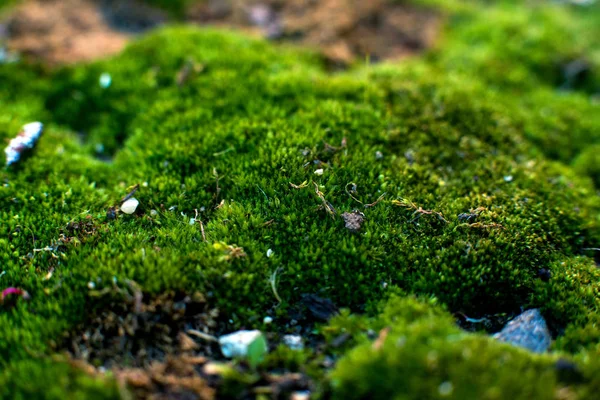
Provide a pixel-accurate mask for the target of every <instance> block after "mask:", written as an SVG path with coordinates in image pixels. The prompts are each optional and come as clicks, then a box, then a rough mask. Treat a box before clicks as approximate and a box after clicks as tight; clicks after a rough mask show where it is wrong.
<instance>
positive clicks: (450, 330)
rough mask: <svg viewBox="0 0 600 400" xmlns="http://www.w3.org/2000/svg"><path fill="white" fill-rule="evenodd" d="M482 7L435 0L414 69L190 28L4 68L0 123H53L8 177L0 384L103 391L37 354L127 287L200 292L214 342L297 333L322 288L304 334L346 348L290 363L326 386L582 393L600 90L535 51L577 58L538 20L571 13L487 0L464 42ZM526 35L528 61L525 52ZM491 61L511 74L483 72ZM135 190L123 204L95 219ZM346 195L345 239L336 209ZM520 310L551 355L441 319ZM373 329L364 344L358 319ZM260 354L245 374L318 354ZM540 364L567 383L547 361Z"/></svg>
mask: <svg viewBox="0 0 600 400" xmlns="http://www.w3.org/2000/svg"><path fill="white" fill-rule="evenodd" d="M473 7H475V6H473ZM479 7H490V6H477V8H472V9H471V8H469V9H467V10H465V9H463V8H458V9H453V8H450V10H449V11H448V13H449V20H450V21H454V22H453V23H452V24H450V25H449V27H448V33H447V39H446V40H445V41H444V43H442V44H441V45H440V48H439V49H437V50H435V51H433V52H432V54H431V55H430V56H428V57H425V58H424V59H420V60H414V61H411V62H409V63H405V64H403V65H394V64H388V65H380V66H357V68H355V69H353V70H351V71H349V72H345V73H339V74H330V73H327V72H326V70H325V69H324V66H323V65H322V64H321V62H320V60H319V58H318V57H317V56H316V55H314V54H310V53H306V52H303V51H299V50H294V49H290V48H286V47H282V46H277V47H276V46H273V45H271V44H268V43H266V42H263V41H258V40H253V39H249V38H246V37H243V36H241V35H238V34H233V33H227V32H222V31H212V30H197V29H193V28H184V27H173V28H168V29H164V30H161V31H159V32H156V33H154V34H151V35H149V36H148V37H145V38H143V39H142V40H140V41H138V42H137V43H135V44H133V45H132V46H130V47H129V48H128V50H127V51H125V52H124V53H123V54H122V55H120V56H118V57H116V58H114V59H111V60H107V61H103V62H99V63H95V64H91V65H83V66H77V67H70V68H67V69H63V70H60V71H47V70H45V69H43V68H41V67H34V66H27V65H22V64H5V65H2V66H0V75H1V81H2V82H3V84H2V87H0V105H2V109H3V112H2V115H0V134H1V135H2V137H3V138H7V139H8V138H11V137H13V136H14V135H15V134H16V133H17V132H18V131H19V129H20V127H21V125H23V124H24V123H26V122H30V121H31V120H41V121H43V122H44V123H46V127H47V129H46V132H45V133H44V136H43V137H42V139H41V140H40V143H39V145H38V146H37V148H36V150H35V152H34V154H32V155H31V156H30V157H29V158H27V159H25V160H23V162H21V163H20V164H19V165H17V166H16V167H14V168H10V169H7V170H4V171H2V173H1V177H2V181H3V186H2V187H1V188H0V193H1V199H2V213H1V214H0V220H1V222H2V230H3V235H2V237H0V257H1V261H2V270H3V275H2V277H1V278H0V282H1V283H2V285H3V286H5V287H8V286H15V287H20V288H22V289H25V290H27V292H28V293H29V294H30V300H29V301H24V299H17V301H16V304H14V305H10V304H8V303H9V302H5V304H4V305H3V309H2V312H1V313H0V335H1V336H2V338H3V340H2V341H1V342H0V366H1V369H2V373H1V374H0V383H2V384H1V385H0V387H1V388H2V389H0V390H1V391H2V394H3V396H8V395H11V396H12V397H13V398H19V397H23V398H25V397H28V396H31V395H35V396H38V397H47V398H62V397H64V394H65V393H74V392H73V391H79V393H82V396H83V395H84V394H83V393H85V396H90V395H91V393H94V394H95V395H96V396H99V397H101V396H105V397H109V398H110V397H114V396H116V395H117V392H116V390H117V389H116V386H115V384H114V383H113V381H112V380H111V377H110V374H109V375H107V376H106V377H105V378H102V379H99V380H98V379H92V378H89V377H87V376H84V375H82V373H81V372H78V371H77V370H75V369H73V368H72V367H70V366H68V365H67V364H66V363H65V362H64V361H61V359H60V358H59V359H54V358H52V357H51V355H52V354H53V353H55V352H56V351H57V350H60V349H61V348H62V343H63V339H62V338H63V337H65V332H68V331H69V330H71V329H73V328H74V327H76V326H78V325H80V324H85V323H86V321H89V315H91V314H93V313H95V312H97V311H99V310H100V311H101V310H102V309H103V307H108V306H107V305H106V302H105V301H99V300H98V299H99V298H100V299H105V298H104V297H102V296H104V295H105V294H106V293H109V292H111V291H115V290H119V291H122V290H124V288H126V287H127V286H128V285H130V284H131V282H135V283H136V285H137V286H139V287H140V288H141V290H142V291H143V294H144V296H148V297H152V296H157V295H159V294H161V293H163V292H167V291H174V292H184V293H195V292H201V293H203V294H204V296H205V297H206V301H207V302H208V303H209V304H210V305H211V307H214V308H217V309H218V310H219V315H220V321H219V324H218V325H217V326H218V327H217V328H214V331H213V333H214V334H221V333H225V332H229V331H232V330H235V329H241V328H264V329H266V330H271V331H277V332H280V333H285V332H286V331H294V330H295V328H293V324H292V323H291V321H292V320H293V319H295V316H294V315H295V313H296V311H297V304H298V303H299V302H300V301H301V299H302V298H303V297H302V295H303V294H307V293H310V294H318V295H319V296H322V297H326V298H329V299H331V300H332V301H333V302H334V303H335V304H337V305H338V306H340V307H343V308H345V309H347V310H349V311H344V312H343V313H342V315H341V316H339V317H337V318H336V319H334V320H333V321H332V322H331V323H330V324H329V325H324V326H317V328H316V331H315V332H316V333H315V334H317V335H324V336H325V337H327V338H328V339H327V340H329V341H331V340H333V337H334V336H335V334H339V333H341V332H349V333H350V337H351V340H350V341H349V342H347V343H346V345H345V346H342V347H341V348H337V350H332V351H331V352H332V354H331V356H332V357H334V358H335V359H337V358H338V357H340V358H341V361H340V362H339V365H338V366H337V367H336V369H335V370H334V372H333V373H332V374H329V373H326V372H324V371H323V370H319V369H318V368H317V369H315V370H312V369H311V371H309V372H310V373H311V374H312V375H313V376H314V377H315V379H316V380H317V381H318V383H319V384H318V389H319V391H320V393H321V394H322V395H324V396H327V395H332V394H333V395H334V396H337V397H340V398H365V397H373V398H437V397H451V398H475V397H476V398H506V397H508V396H515V397H519V396H521V397H523V398H525V396H527V398H531V397H532V396H534V397H536V398H553V396H556V395H557V393H559V392H560V393H563V394H564V393H567V394H569V396H573V397H574V398H575V397H577V396H579V397H582V398H585V397H586V396H588V395H591V393H593V392H594V390H595V388H596V387H597V386H598V382H599V381H598V379H597V378H596V376H597V373H596V372H597V371H598V368H600V365H598V363H597V361H595V359H597V355H598V352H599V351H600V347H598V343H599V340H600V330H598V326H599V325H598V323H599V322H600V321H599V318H600V314H599V313H598V309H599V306H600V295H599V290H600V287H599V282H600V271H599V270H598V269H597V267H596V264H595V261H594V259H593V256H594V255H595V252H594V251H593V250H586V249H590V248H596V247H598V241H599V240H600V231H599V224H600V199H599V198H598V195H597V189H596V188H595V187H594V184H593V179H596V182H597V179H598V175H597V174H598V165H597V162H596V159H595V157H594V154H595V153H594V152H592V150H591V149H590V148H589V147H588V143H589V142H598V140H600V135H599V134H598V132H599V129H598V128H599V127H600V125H599V122H598V119H597V118H596V117H593V116H594V115H595V116H597V115H600V113H598V111H599V110H598V108H599V106H598V104H597V102H594V100H593V99H592V98H591V97H590V94H589V93H591V92H593V90H594V89H593V88H594V87H595V86H594V85H596V84H597V81H595V80H594V79H595V78H589V79H588V80H586V81H585V82H584V84H582V85H583V86H581V87H573V88H572V89H575V90H573V91H570V92H565V91H558V90H557V76H556V69H555V68H554V67H552V66H550V65H548V64H547V63H546V59H544V58H543V57H545V55H546V54H549V53H551V54H554V55H556V54H558V55H560V56H561V57H562V56H563V55H565V56H567V57H572V56H573V55H572V54H567V53H566V50H564V49H566V48H570V42H568V41H566V40H564V41H563V40H562V39H561V41H555V35H551V34H550V31H551V30H552V29H551V28H553V27H557V26H559V25H560V24H559V23H558V22H556V21H555V20H554V19H553V18H570V17H569V16H571V17H572V13H575V12H578V11H576V10H575V11H573V10H569V9H568V7H567V9H565V8H564V7H563V8H554V7H553V8H552V9H551V11H548V13H550V14H548V15H551V16H546V14H545V13H544V16H543V17H539V16H537V15H536V14H535V10H532V9H529V8H526V7H525V6H519V5H514V4H513V5H511V6H510V7H511V8H510V10H512V12H514V13H517V14H516V18H512V15H511V14H510V13H509V12H508V11H507V10H506V9H504V7H508V6H506V5H497V6H495V7H496V8H493V10H492V11H493V12H494V13H495V14H492V15H494V21H496V22H497V24H495V25H494V27H493V29H491V30H490V32H488V33H487V35H484V36H483V37H480V36H479V35H478V34H477V32H480V31H482V30H484V28H485V27H484V25H477V24H475V25H473V24H472V21H473V20H472V19H473V18H483V17H478V16H479V15H482V14H478V13H477V12H478V11H481V9H480V8H479ZM594 12H595V10H594ZM596 15H597V14H596ZM487 16H488V14H486V18H487ZM509 16H511V18H508V17H509ZM540 18H541V19H540ZM465 19H466V21H467V22H462V23H461V21H464V20H465ZM486 26H487V25H486ZM535 27H538V28H539V29H541V28H540V27H543V28H544V30H543V32H542V33H539V32H537V31H535V29H534V28H535ZM571 29H572V30H568V32H572V33H573V34H574V35H575V34H576V33H577V32H578V31H577V29H580V28H579V27H576V28H571ZM531 30H533V33H532V31H531ZM498 32H505V33H507V34H508V33H510V35H511V36H510V38H511V40H505V38H504V37H503V36H501V37H496V36H495V35H496V34H498ZM530 35H533V36H532V37H535V38H537V39H536V40H535V41H533V42H532V43H531V46H532V48H533V50H532V51H528V50H527V49H525V48H523V47H521V46H520V44H519V40H520V39H522V38H523V37H524V38H530ZM473 37H478V38H480V39H478V40H481V43H478V42H476V41H475V42H474V39H473ZM567 37H568V36H567ZM512 46H514V48H513V47H512ZM547 46H550V47H547ZM586 46H588V47H586ZM589 46H592V45H591V44H589V43H587V42H585V41H584V42H583V43H582V45H581V49H582V51H583V50H585V51H588V50H590V48H591V47H589ZM478 49H479V50H478ZM462 57H465V58H466V59H468V60H467V61H468V62H467V61H464V62H463V63H459V62H458V61H457V60H458V58H462ZM500 58H502V60H500ZM496 61H498V62H500V61H502V63H501V65H502V66H503V67H502V68H508V69H509V70H511V71H513V72H514V74H508V75H505V74H503V73H501V72H500V71H501V70H502V68H500V67H498V69H492V70H490V69H489V68H487V67H485V66H486V65H487V64H488V63H492V62H494V63H495V62H496ZM594 62H595V61H594V60H592V61H591V65H597V64H594ZM465 66H466V67H465ZM513 67H514V68H513ZM540 68H541V71H542V72H541V73H540V74H539V76H537V77H536V78H535V79H533V75H534V74H537V72H535V71H540ZM520 83H523V84H522V85H521V84H520ZM558 86H560V85H558ZM571 163H574V165H575V168H571V167H570V166H569V165H570V164H571ZM135 184H139V185H140V186H139V189H138V191H137V192H136V193H135V197H136V198H137V199H139V200H140V206H139V207H138V209H137V210H136V212H135V214H133V215H126V214H122V213H121V214H119V215H118V216H117V218H116V219H112V218H111V215H107V210H109V209H110V208H111V207H114V206H118V205H119V204H120V199H121V198H122V197H123V196H125V195H126V194H127V193H128V192H129V191H130V189H131V187H132V186H133V185H135ZM355 209H356V210H359V211H361V212H362V213H364V222H363V223H362V226H361V227H360V229H359V230H358V232H352V231H350V230H349V229H347V228H346V227H345V224H344V220H343V219H342V218H341V214H342V213H344V212H346V213H351V212H353V210H355ZM109 214H110V212H109ZM541 269H544V270H547V271H546V272H544V273H540V270H541ZM548 271H549V273H550V278H549V279H545V277H547V274H548ZM542 278H544V279H542ZM413 296H417V297H418V298H419V299H420V300H417V299H416V298H415V297H413ZM427 299H429V300H427ZM431 299H434V300H431ZM386 300H387V306H385V305H384V304H385V303H386ZM531 307H538V308H540V309H541V310H542V312H543V313H544V316H545V317H546V318H547V320H548V322H549V325H550V328H551V330H552V332H553V335H554V336H555V339H556V341H555V342H554V344H553V349H552V350H553V353H552V354H550V355H542V356H539V355H538V356H536V355H532V354H529V353H527V352H525V351H522V350H518V349H514V348H511V347H510V346H508V345H505V344H500V343H497V342H494V341H493V340H492V339H490V338H488V337H487V336H486V335H485V332H481V333H467V332H465V331H461V330H460V329H459V328H458V327H457V326H456V324H455V322H454V319H453V317H452V314H455V315H457V314H458V313H461V314H462V315H468V316H469V317H470V318H499V319H500V320H501V321H503V322H505V321H506V320H507V319H508V318H510V317H511V316H513V315H516V313H518V312H519V310H520V309H524V308H531ZM350 312H352V313H350ZM358 314H361V315H363V316H359V315H358ZM265 316H271V317H272V318H274V323H273V325H269V326H265V325H264V324H263V318H264V317H265ZM384 328H389V329H388V330H387V331H386V332H388V333H386V335H387V338H386V339H385V340H383V339H382V340H381V341H380V342H381V343H380V344H379V345H377V346H374V345H373V343H372V342H371V339H369V334H368V332H369V331H375V332H379V331H381V330H382V329H384ZM309 329H313V328H312V325H311V326H310V327H309ZM380 336H381V335H380ZM354 346H356V347H355V348H353V349H352V347H354ZM278 351H279V353H275V354H276V355H272V358H271V359H269V360H268V361H267V363H266V364H265V366H264V368H267V367H268V366H269V365H278V366H280V365H281V363H284V364H285V365H288V366H289V364H290V363H291V364H294V365H296V367H295V368H300V369H302V368H312V367H310V366H313V365H314V363H316V362H317V361H316V360H318V359H319V357H322V355H320V354H316V350H314V349H313V350H307V353H306V354H305V355H304V356H305V357H307V358H306V359H302V360H300V361H301V362H298V360H297V359H296V361H294V359H295V357H296V358H297V357H298V356H297V355H290V354H288V352H285V351H282V350H281V349H279V350H278ZM559 356H562V357H567V358H573V359H574V360H575V361H576V362H577V367H576V368H579V369H580V375H581V376H580V379H578V380H576V381H573V380H569V379H565V378H564V376H563V375H561V370H560V369H557V368H556V366H555V363H556V361H557V359H558V357H559ZM278 357H280V358H278ZM307 360H313V361H312V362H309V361H307ZM89 361H90V362H92V363H94V362H95V361H97V360H89ZM286 363H287V364H286ZM303 363H306V364H303ZM574 365H575V364H574ZM307 366H309V367H307ZM574 368H575V367H574ZM32 377H33V378H35V377H38V379H32ZM540 377H542V378H540ZM32 382H33V384H32ZM238 383H239V382H238ZM392 383H393V385H392ZM236 387H238V386H236V385H231V386H230V387H229V389H230V390H232V388H236ZM561 390H562V392H561Z"/></svg>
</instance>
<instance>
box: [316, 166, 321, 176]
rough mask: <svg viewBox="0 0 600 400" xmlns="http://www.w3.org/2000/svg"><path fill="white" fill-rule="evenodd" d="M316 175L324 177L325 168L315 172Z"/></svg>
mask: <svg viewBox="0 0 600 400" xmlns="http://www.w3.org/2000/svg"><path fill="white" fill-rule="evenodd" d="M315 175H319V176H320V175H323V168H319V169H317V170H315Z"/></svg>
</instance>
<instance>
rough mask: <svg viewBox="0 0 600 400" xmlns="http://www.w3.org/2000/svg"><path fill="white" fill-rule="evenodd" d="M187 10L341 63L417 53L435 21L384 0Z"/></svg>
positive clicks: (430, 39) (201, 19) (427, 13)
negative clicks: (317, 51) (296, 44)
mask: <svg viewBox="0 0 600 400" xmlns="http://www.w3.org/2000/svg"><path fill="white" fill-rule="evenodd" d="M188 15H189V19H190V20H191V21H195V22H198V23H220V24H225V25H228V26H238V27H245V28H250V27H254V29H255V30H257V31H259V32H260V33H261V34H263V35H264V36H266V37H269V38H272V39H285V40H291V41H295V42H299V43H301V44H304V45H308V46H311V47H315V48H318V49H320V50H321V51H322V52H323V54H324V55H325V56H326V57H327V58H328V59H330V60H331V61H333V62H337V63H341V64H347V63H350V62H352V61H354V60H356V59H360V58H364V57H366V56H369V57H370V59H371V60H374V61H377V60H382V59H399V58H404V57H407V56H410V55H413V54H415V53H418V52H420V51H422V50H424V49H426V48H428V47H430V46H432V45H433V43H434V40H435V38H436V37H437V33H438V31H439V28H440V22H441V21H440V18H439V16H438V15H436V14H435V13H433V12H432V11H431V10H425V9H423V8H418V7H415V6H411V5H407V4H398V3H395V2H391V1H389V0H372V1H361V0H285V1H284V0H263V1H235V0H234V1H222V0H209V1H206V2H202V3H198V4H196V5H194V6H192V7H191V8H190V10H189V13H188Z"/></svg>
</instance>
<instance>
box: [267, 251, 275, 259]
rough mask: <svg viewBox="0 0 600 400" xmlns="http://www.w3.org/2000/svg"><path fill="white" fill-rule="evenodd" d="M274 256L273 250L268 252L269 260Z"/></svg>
mask: <svg viewBox="0 0 600 400" xmlns="http://www.w3.org/2000/svg"><path fill="white" fill-rule="evenodd" d="M273 254H275V252H274V251H273V250H271V249H269V250H267V257H268V258H271V257H273Z"/></svg>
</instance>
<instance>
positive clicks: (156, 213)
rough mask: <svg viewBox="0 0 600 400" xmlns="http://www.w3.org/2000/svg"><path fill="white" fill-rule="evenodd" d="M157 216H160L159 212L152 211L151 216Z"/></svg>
mask: <svg viewBox="0 0 600 400" xmlns="http://www.w3.org/2000/svg"><path fill="white" fill-rule="evenodd" d="M157 215H158V211H156V210H150V216H152V217H156V216H157Z"/></svg>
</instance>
